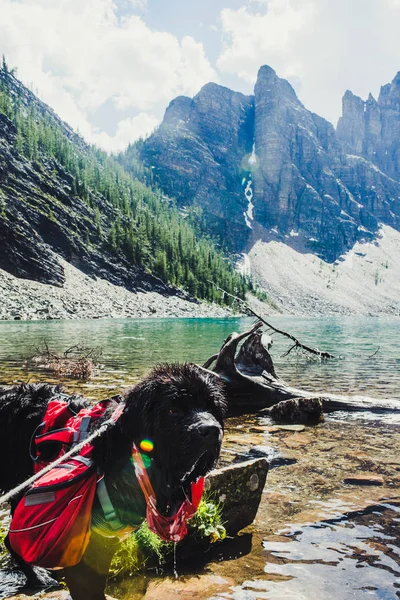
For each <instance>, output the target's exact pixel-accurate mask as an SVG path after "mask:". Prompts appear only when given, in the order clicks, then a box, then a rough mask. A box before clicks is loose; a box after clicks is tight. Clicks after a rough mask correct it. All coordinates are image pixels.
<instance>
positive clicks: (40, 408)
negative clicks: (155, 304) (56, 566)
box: [0, 364, 225, 600]
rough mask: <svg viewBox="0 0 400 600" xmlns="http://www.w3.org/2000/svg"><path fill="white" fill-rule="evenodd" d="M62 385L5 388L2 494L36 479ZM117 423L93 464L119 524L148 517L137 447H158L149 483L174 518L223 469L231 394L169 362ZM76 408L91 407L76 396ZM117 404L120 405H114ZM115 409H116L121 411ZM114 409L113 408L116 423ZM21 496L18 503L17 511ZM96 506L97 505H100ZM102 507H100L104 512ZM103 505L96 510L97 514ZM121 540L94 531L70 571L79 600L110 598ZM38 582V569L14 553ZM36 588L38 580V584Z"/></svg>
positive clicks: (0, 406) (0, 432)
mask: <svg viewBox="0 0 400 600" xmlns="http://www.w3.org/2000/svg"><path fill="white" fill-rule="evenodd" d="M60 392H61V390H60V388H58V387H55V386H50V385H47V384H35V385H30V384H29V385H22V386H18V387H12V388H7V389H0V456H1V457H2V460H1V462H0V489H1V490H2V492H6V491H8V490H10V489H13V488H14V487H15V486H17V485H18V484H19V483H21V482H23V481H25V480H26V479H28V477H30V476H31V475H32V474H33V463H32V460H31V458H30V452H29V445H30V440H31V437H32V435H33V433H34V431H35V429H36V428H37V426H38V425H39V424H40V423H41V421H42V419H43V415H44V413H45V411H46V407H47V404H48V402H49V401H50V400H51V399H53V398H54V397H57V395H58V394H59V393H60ZM124 401H125V408H124V411H123V413H122V415H121V417H120V418H119V419H118V421H117V423H116V425H115V426H114V427H112V428H111V429H109V430H108V431H107V432H106V434H105V435H104V436H103V437H101V438H98V439H97V440H96V441H95V449H94V459H95V462H96V465H97V467H98V469H99V470H100V471H102V472H103V473H104V479H105V483H106V486H107V489H108V492H109V496H110V499H111V501H112V504H113V505H114V508H115V511H116V513H117V517H118V519H119V521H121V522H122V523H123V524H126V525H127V526H128V525H132V526H137V524H138V519H139V522H140V521H142V520H143V519H144V518H145V514H146V502H145V499H144V496H143V494H142V492H141V489H140V487H139V485H138V481H137V479H136V476H135V470H134V467H133V466H132V462H131V455H132V442H134V443H135V444H136V446H138V447H139V445H140V442H141V441H142V440H143V439H150V440H152V441H153V443H154V449H153V450H152V452H151V459H152V460H151V468H150V469H149V474H150V481H151V484H152V487H153V489H154V492H155V496H156V499H157V509H158V510H159V511H160V513H162V514H163V515H165V516H171V515H174V514H175V512H176V510H177V508H178V507H179V506H180V505H181V504H182V503H183V502H184V501H185V498H187V497H188V495H189V494H190V488H191V484H192V482H195V481H196V480H197V479H198V477H200V476H204V475H205V474H206V473H207V472H208V471H210V470H211V469H212V468H213V467H214V466H215V464H216V462H217V459H218V456H219V452H220V448H221V442H222V435H223V415H224V408H225V396H224V391H223V387H222V384H221V383H220V382H219V381H218V380H217V379H216V378H214V377H213V376H212V375H211V374H210V373H208V372H207V371H205V370H203V369H201V368H200V367H197V366H196V365H190V364H184V365H178V364H177V365H164V366H161V367H158V368H156V369H154V370H153V371H152V372H151V373H150V374H149V375H148V376H147V377H146V378H145V379H144V380H143V381H142V382H141V383H139V384H138V385H136V386H135V387H134V388H133V389H131V390H130V391H129V392H128V393H127V394H126V396H125V398H124ZM71 402H72V405H73V407H74V410H76V411H79V410H80V409H81V408H86V407H87V406H88V405H89V403H88V401H86V400H84V399H83V398H81V397H78V396H76V397H73V398H72V400H71ZM115 405H116V402H115ZM114 408H115V407H114ZM112 411H113V407H112V406H110V409H109V412H108V414H107V413H106V414H105V415H104V419H107V418H109V416H110V413H111V412H112ZM17 501H18V499H16V500H15V501H14V502H13V503H12V510H13V508H15V506H16V504H17ZM95 504H96V502H95ZM97 508H98V507H97ZM95 511H96V506H94V509H93V515H94V514H95ZM119 543H120V540H119V538H118V537H114V536H112V535H111V536H110V535H102V534H101V533H99V532H98V529H96V531H95V530H92V534H91V537H90V542H89V545H88V547H87V549H86V551H85V554H84V556H83V558H82V560H81V562H80V563H79V564H78V565H77V566H75V567H69V568H67V569H65V579H66V582H67V585H68V587H69V590H70V593H71V596H72V598H73V600H103V599H104V597H105V596H104V588H105V584H106V579H107V575H108V570H109V566H110V562H111V560H112V557H113V554H114V552H115V551H116V549H117V547H118V544H119ZM14 558H15V559H16V560H17V562H18V564H19V567H20V568H21V569H22V570H23V571H24V573H25V574H26V575H27V577H28V585H30V584H32V583H35V577H37V575H36V574H35V572H34V570H33V569H32V568H31V567H30V566H28V565H26V564H25V563H24V562H23V561H22V560H21V559H19V557H17V556H14ZM36 583H37V581H36Z"/></svg>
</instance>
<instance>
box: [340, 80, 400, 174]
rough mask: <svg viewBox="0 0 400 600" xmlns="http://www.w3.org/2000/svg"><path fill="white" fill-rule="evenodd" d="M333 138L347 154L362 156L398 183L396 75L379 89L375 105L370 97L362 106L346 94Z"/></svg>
mask: <svg viewBox="0 0 400 600" xmlns="http://www.w3.org/2000/svg"><path fill="white" fill-rule="evenodd" d="M350 98H352V100H351V101H350ZM337 134H338V138H339V139H340V141H341V142H342V143H343V146H344V148H345V149H346V151H347V152H349V153H352V154H356V155H358V156H362V157H363V158H365V159H367V160H369V161H371V162H372V163H374V164H375V165H376V166H377V167H379V169H381V170H382V171H383V172H384V173H386V174H387V175H389V176H390V177H393V178H394V179H396V180H399V179H400V72H399V73H397V75H396V77H395V78H394V79H393V81H392V83H389V84H387V85H384V86H383V87H382V88H381V92H380V94H379V98H378V101H376V100H375V99H374V97H373V96H372V95H371V94H370V95H369V97H368V99H367V101H366V102H364V101H363V100H362V99H361V98H358V97H357V96H353V94H352V93H351V92H346V94H345V96H344V98H343V115H342V117H341V118H340V120H339V123H338V128H337Z"/></svg>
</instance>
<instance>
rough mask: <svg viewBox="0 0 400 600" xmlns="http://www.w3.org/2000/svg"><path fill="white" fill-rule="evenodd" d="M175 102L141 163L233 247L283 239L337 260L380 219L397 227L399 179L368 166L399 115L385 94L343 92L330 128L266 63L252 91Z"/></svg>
mask: <svg viewBox="0 0 400 600" xmlns="http://www.w3.org/2000/svg"><path fill="white" fill-rule="evenodd" d="M390 85H393V84H389V87H390ZM396 85H397V84H396ZM396 89H397V88H396ZM384 93H386V92H384ZM388 93H389V95H390V97H393V95H394V93H395V92H393V91H392V92H390V90H389V92H388ZM174 103H175V104H174ZM174 103H172V104H171V105H170V107H169V109H168V111H171V110H172V107H173V108H174V110H175V109H176V107H179V111H178V112H180V115H181V117H182V118H181V119H180V121H179V123H180V125H179V126H173V127H169V128H168V131H166V130H164V129H163V126H161V127H160V129H159V130H158V131H157V132H156V133H155V134H153V135H152V136H150V138H148V140H146V141H145V142H144V144H143V149H142V159H143V160H144V162H145V163H146V164H153V165H156V168H155V175H156V179H157V181H158V184H159V185H160V187H161V188H162V189H164V190H165V191H166V192H167V193H168V194H170V195H172V196H175V197H176V198H177V200H178V204H180V205H181V206H185V207H187V206H188V205H190V204H194V205H195V206H196V207H199V208H201V210H202V212H203V217H204V219H205V223H206V226H207V228H208V230H209V232H210V233H212V234H213V235H217V236H219V238H220V239H221V240H223V242H224V243H226V244H228V245H229V246H230V247H231V249H233V250H235V251H243V250H246V249H249V247H251V245H252V244H253V243H254V242H255V241H256V240H257V239H260V238H261V239H264V240H269V239H279V240H280V241H282V242H284V243H285V244H288V245H292V246H294V247H296V249H298V250H300V251H307V252H313V253H315V254H318V255H319V256H321V257H322V258H324V259H326V260H329V261H334V260H336V259H337V258H338V257H339V256H340V255H341V254H342V253H343V252H344V251H346V250H347V249H348V248H351V247H352V246H353V245H354V243H355V242H356V241H361V240H370V239H373V237H374V236H375V235H376V233H377V230H378V223H379V222H385V223H387V224H390V225H392V226H394V227H398V226H400V225H399V223H400V221H399V217H400V204H399V202H398V198H400V184H398V183H397V182H396V181H393V180H392V179H390V178H389V177H387V175H386V174H385V173H387V172H388V169H387V168H386V167H387V165H386V166H385V169H383V168H382V171H380V170H379V169H377V168H376V166H375V165H373V164H372V163H371V162H370V161H373V162H375V164H376V163H377V161H378V158H379V156H378V153H377V145H379V143H381V142H382V138H383V137H384V136H386V137H389V135H390V133H389V132H390V128H389V124H390V125H391V126H392V125H393V123H394V121H395V120H396V116H395V111H394V110H393V103H392V109H391V111H387V113H385V114H384V116H383V113H384V108H383V103H382V102H381V98H380V99H379V101H378V102H377V101H376V100H375V99H374V98H373V97H372V96H370V97H369V98H368V100H367V102H364V101H363V100H362V99H361V98H360V97H358V96H356V95H354V94H353V93H352V92H351V91H350V90H348V91H347V92H346V93H345V95H344V97H343V116H342V117H341V119H340V121H339V124H338V128H337V132H336V131H335V129H334V128H333V126H332V125H331V124H330V123H328V122H327V121H326V120H325V119H323V118H322V117H320V116H318V115H316V114H314V113H312V112H310V111H308V110H307V109H306V108H305V107H304V106H303V104H302V103H301V102H300V100H299V99H298V98H297V95H296V93H295V91H294V89H293V87H292V86H291V85H290V83H289V82H288V81H286V80H285V79H282V78H280V77H279V76H278V75H277V73H276V72H275V71H274V70H273V69H272V68H271V67H269V66H267V65H265V66H262V67H261V68H260V70H259V72H258V77H257V81H256V84H255V88H254V96H244V95H243V94H240V93H238V92H234V91H232V90H230V89H228V88H225V87H222V86H219V85H217V84H215V83H210V84H207V85H205V86H204V87H203V88H202V89H201V90H200V92H199V93H198V94H197V95H196V96H195V97H194V98H193V100H192V101H190V100H189V99H184V100H183V99H182V98H178V99H176V100H175V101H174ZM189 109H190V110H189ZM168 111H167V113H168ZM185 111H186V112H185ZM188 111H189V112H190V115H189V117H187V115H188ZM175 112H176V111H175ZM183 116H184V117H185V118H183ZM168 119H169V120H171V119H170V117H169V116H167V115H166V119H165V120H164V121H165V122H166V121H168ZM399 137H400V136H397V138H396V135H395V136H394V137H393V140H392V141H393V143H394V140H395V138H396V139H397V142H396V143H397V146H396V147H397V148H399V143H398V140H399ZM385 144H387V142H386V141H385ZM393 147H394V146H393ZM385 149H386V147H385ZM381 154H382V152H381ZM387 154H389V153H387ZM364 156H365V159H364ZM387 161H388V162H390V161H391V164H392V163H393V162H394V153H393V152H391V153H390V161H389V158H387Z"/></svg>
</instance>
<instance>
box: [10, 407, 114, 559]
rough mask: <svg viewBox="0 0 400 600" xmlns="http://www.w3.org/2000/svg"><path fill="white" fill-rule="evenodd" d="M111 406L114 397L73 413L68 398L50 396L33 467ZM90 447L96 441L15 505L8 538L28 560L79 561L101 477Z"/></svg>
mask: <svg viewBox="0 0 400 600" xmlns="http://www.w3.org/2000/svg"><path fill="white" fill-rule="evenodd" d="M109 405H110V401H109V400H106V401H103V402H99V403H98V404H96V405H95V406H94V407H93V408H89V409H83V410H81V411H80V412H79V413H78V414H73V413H72V412H71V410H70V409H69V405H68V403H67V402H64V401H60V400H53V401H51V402H50V403H49V406H48V409H47V412H46V415H45V418H44V421H43V423H41V425H40V426H39V428H38V430H39V431H40V433H38V432H36V436H34V440H33V443H32V448H31V454H33V456H32V458H33V459H34V460H35V471H36V472H38V471H40V469H42V468H43V467H44V466H46V465H47V464H48V463H49V462H51V461H52V460H54V459H55V458H58V456H61V455H63V454H65V452H67V451H68V450H69V449H70V448H71V447H72V446H73V445H74V444H75V443H78V442H80V441H82V440H83V439H85V437H86V436H87V435H88V433H87V432H88V427H89V424H90V423H91V422H92V421H93V420H97V419H99V418H100V417H101V416H102V415H103V414H104V412H105V410H106V409H107V408H108V406H109ZM122 408H123V404H120V405H119V406H118V408H117V410H116V411H114V414H113V415H112V418H113V419H114V420H115V421H116V420H117V418H118V416H119V415H120V414H121V412H122ZM49 444H50V445H49ZM49 448H51V453H52V456H51V458H49ZM92 450H93V446H92V445H90V444H88V445H87V446H85V447H84V448H83V449H82V450H81V451H80V453H79V454H78V455H77V456H75V457H71V458H69V459H67V460H66V461H65V462H63V463H61V464H60V465H58V466H57V467H54V468H53V469H51V471H49V472H48V473H46V474H45V475H43V476H42V477H40V478H39V479H38V480H37V481H36V482H35V483H34V484H33V485H32V486H31V487H30V488H29V489H28V491H27V492H26V493H25V495H24V496H23V498H22V499H21V500H20V502H19V504H18V505H17V508H16V509H15V511H14V514H13V518H12V522H11V526H10V531H9V541H10V545H11V548H12V549H13V550H14V552H16V553H17V554H18V555H19V556H21V557H22V558H23V559H24V560H25V561H26V562H27V563H30V564H33V565H36V566H39V567H45V568H57V567H71V566H74V565H76V564H78V563H79V562H80V560H81V558H82V556H83V554H84V552H85V550H86V547H87V545H88V543H89V538H90V528H91V514H92V505H93V500H94V495H95V492H96V485H97V480H98V479H99V474H98V473H97V472H96V470H95V468H94V465H93V462H92V460H91V454H92Z"/></svg>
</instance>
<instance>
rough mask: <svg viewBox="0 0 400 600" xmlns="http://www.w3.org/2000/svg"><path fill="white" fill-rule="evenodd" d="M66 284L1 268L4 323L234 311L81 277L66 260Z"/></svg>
mask: <svg viewBox="0 0 400 600" xmlns="http://www.w3.org/2000/svg"><path fill="white" fill-rule="evenodd" d="M57 259H58V261H59V263H60V264H61V266H62V267H63V269H64V272H65V283H64V284H63V285H62V286H61V287H59V286H54V285H49V284H44V283H39V282H37V281H31V280H28V279H20V278H17V277H15V276H13V275H10V273H8V272H6V271H4V270H1V269H0V297H1V304H0V321H37V320H53V319H106V318H146V317H147V318H148V317H191V318H200V317H201V318H205V317H210V318H226V317H232V316H234V313H233V312H232V311H231V310H230V309H229V308H224V307H222V306H219V305H217V304H214V303H207V302H200V301H199V300H196V299H194V298H191V297H190V296H189V295H188V294H187V293H186V292H184V291H182V292H181V293H179V292H178V293H179V295H178V294H173V293H172V290H171V293H170V294H163V293H160V292H155V291H144V290H143V291H141V290H139V291H137V292H131V291H129V290H127V289H126V288H124V287H122V286H117V285H114V284H112V283H110V282H109V281H106V280H104V279H100V278H98V277H90V276H88V275H85V274H84V273H82V271H80V270H78V269H77V268H76V267H74V266H72V265H71V264H69V263H68V262H66V261H65V260H63V259H62V258H61V257H59V256H58V257H57Z"/></svg>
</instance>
